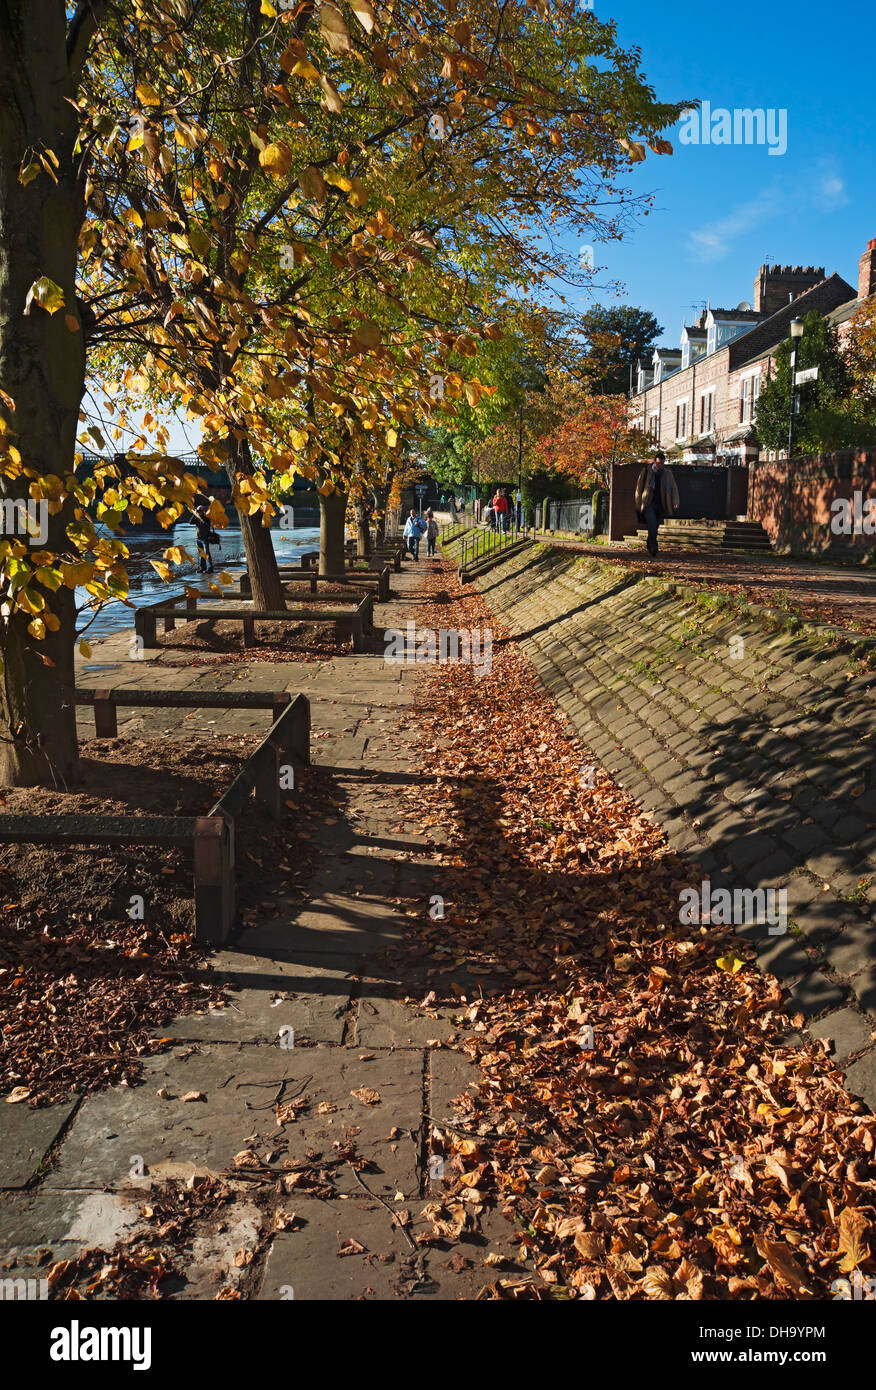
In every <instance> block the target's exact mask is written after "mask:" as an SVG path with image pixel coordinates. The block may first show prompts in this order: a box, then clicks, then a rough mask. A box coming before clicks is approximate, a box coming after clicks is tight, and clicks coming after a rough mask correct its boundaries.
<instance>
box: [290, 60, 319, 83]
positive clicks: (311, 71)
mask: <svg viewBox="0 0 876 1390" xmlns="http://www.w3.org/2000/svg"><path fill="white" fill-rule="evenodd" d="M291 75H292V77H303V78H304V80H305V81H306V82H318V81H319V69H318V68H315V67H314V66H313V64H312V63H311V62H308V60H307V58H299V59H298V62H297V63H295V65H294V66H293V68H292V73H291Z"/></svg>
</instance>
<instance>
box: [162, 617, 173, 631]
mask: <svg viewBox="0 0 876 1390" xmlns="http://www.w3.org/2000/svg"><path fill="white" fill-rule="evenodd" d="M164 631H165V632H175V631H176V618H165V619H164Z"/></svg>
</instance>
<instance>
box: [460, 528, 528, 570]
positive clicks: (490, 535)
mask: <svg viewBox="0 0 876 1390" xmlns="http://www.w3.org/2000/svg"><path fill="white" fill-rule="evenodd" d="M527 535H528V530H527V528H526V527H525V526H521V527H518V526H512V527H510V528H509V529H508V530H507V531H490V530H488V529H486V528H483V529H478V530H477V531H474V532H472V533H470V534H469V535H467V536H464V537H463V540H462V552H461V555H460V560H459V568H460V571H462V570H466V569H471V568H472V567H473V566H474V565H476V564H479V563H480V561H481V560H485V559H488V558H489V557H490V556H491V555H494V554H498V553H499V552H500V551H502V550H508V549H509V548H510V547H511V546H512V545H517V544H518V543H519V542H520V541H521V540H526V538H527Z"/></svg>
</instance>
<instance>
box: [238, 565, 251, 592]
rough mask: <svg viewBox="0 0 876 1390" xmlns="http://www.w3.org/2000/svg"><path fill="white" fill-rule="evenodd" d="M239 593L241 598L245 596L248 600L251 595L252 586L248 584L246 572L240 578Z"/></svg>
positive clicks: (247, 573) (247, 572)
mask: <svg viewBox="0 0 876 1390" xmlns="http://www.w3.org/2000/svg"><path fill="white" fill-rule="evenodd" d="M240 593H241V597H244V596H245V597H246V598H250V597H251V595H252V584H251V583H250V579H249V571H248V570H244V572H243V574H242V575H241V576H240Z"/></svg>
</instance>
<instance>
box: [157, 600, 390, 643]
mask: <svg viewBox="0 0 876 1390" xmlns="http://www.w3.org/2000/svg"><path fill="white" fill-rule="evenodd" d="M218 602H219V603H220V604H221V602H222V600H221V599H220V600H219V601H218ZM373 615H374V599H373V597H372V596H371V594H365V595H364V597H363V598H362V599H361V600H360V601H359V603H357V604H356V605H355V607H352V608H346V609H342V608H283V609H278V610H277V611H276V612H273V611H267V612H266V611H265V610H264V609H256V608H229V607H209V608H208V607H207V606H206V605H205V604H202V603H198V602H197V600H196V599H194V598H193V597H192V596H191V595H187V596H186V606H185V608H182V607H179V606H177V605H176V604H173V603H166V602H164V603H158V604H147V605H146V606H144V607H143V608H138V609H136V610H135V612H134V631H135V632H136V634H137V636H138V637H139V638H140V639H141V640H142V642H143V646H144V648H155V647H157V646H158V640H157V635H156V627H157V621H158V619H159V618H162V619H163V620H164V631H165V632H173V631H174V630H175V628H176V624H177V623H178V622H207V623H222V622H241V623H242V624H243V645H244V647H252V646H254V644H255V624H256V623H333V624H334V628H335V633H336V634H337V635H338V636H352V638H353V651H354V652H364V651H366V650H367V645H368V638H369V637H370V635H371V632H372V628H373Z"/></svg>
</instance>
